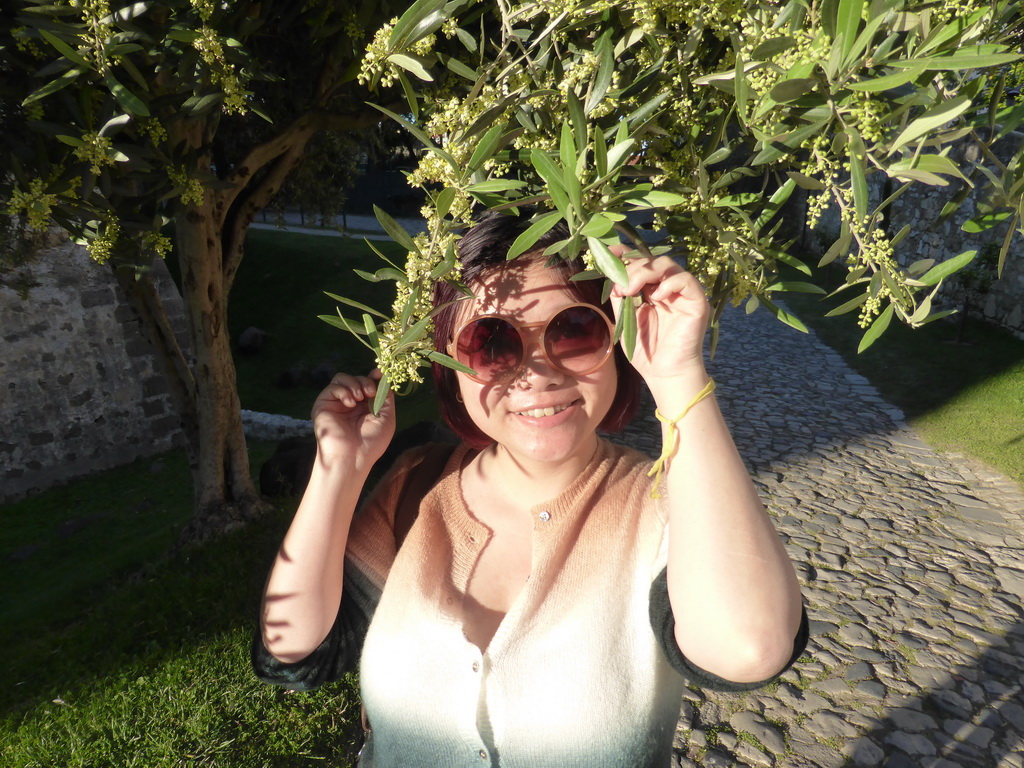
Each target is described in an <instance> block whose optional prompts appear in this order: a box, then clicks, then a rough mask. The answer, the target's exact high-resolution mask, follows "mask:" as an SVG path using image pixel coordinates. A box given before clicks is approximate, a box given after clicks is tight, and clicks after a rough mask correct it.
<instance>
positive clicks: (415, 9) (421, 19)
mask: <svg viewBox="0 0 1024 768" xmlns="http://www.w3.org/2000/svg"><path fill="white" fill-rule="evenodd" d="M445 4H446V0H416V2H415V3H413V4H412V5H410V6H409V8H408V9H406V11H405V13H403V14H402V16H401V17H400V18H399V19H398V21H397V22H396V23H395V27H394V29H392V30H391V35H390V37H388V48H389V49H390V50H392V51H394V50H398V49H401V48H404V47H405V46H406V45H407V44H409V43H414V42H416V41H417V40H420V39H422V38H424V37H426V36H427V35H429V34H430V33H431V32H433V31H435V30H436V29H438V28H439V27H440V26H441V25H442V24H443V23H444V20H445V14H444V13H443V12H442V9H443V8H444V6H445ZM385 18H387V17H385Z"/></svg>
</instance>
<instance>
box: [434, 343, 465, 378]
mask: <svg viewBox="0 0 1024 768" xmlns="http://www.w3.org/2000/svg"><path fill="white" fill-rule="evenodd" d="M427 358H428V359H429V360H430V361H431V362H434V363H437V364H438V365H443V366H444V367H445V368H451V369H452V370H453V371H461V372H462V373H468V374H470V375H471V376H475V375H476V371H474V370H473V369H472V368H470V367H469V366H468V365H463V364H462V363H460V362H459V361H458V360H456V359H455V358H452V357H449V356H448V355H446V354H444V353H443V352H438V351H437V350H436V349H435V350H432V351H431V352H429V353H428V354H427Z"/></svg>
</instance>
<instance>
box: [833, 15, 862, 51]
mask: <svg viewBox="0 0 1024 768" xmlns="http://www.w3.org/2000/svg"><path fill="white" fill-rule="evenodd" d="M863 8H864V0H839V10H838V12H837V14H836V38H839V37H840V36H842V47H841V50H842V55H843V58H844V59H845V58H846V57H847V56H848V55H849V54H850V51H851V50H852V49H853V44H854V42H856V40H857V29H858V28H859V27H860V17H861V11H862V10H863Z"/></svg>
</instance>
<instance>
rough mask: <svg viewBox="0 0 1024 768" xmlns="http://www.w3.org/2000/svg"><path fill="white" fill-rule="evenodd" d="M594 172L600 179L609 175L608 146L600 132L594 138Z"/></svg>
mask: <svg viewBox="0 0 1024 768" xmlns="http://www.w3.org/2000/svg"><path fill="white" fill-rule="evenodd" d="M594 170H596V171H597V177H598V178H599V179H602V178H604V177H605V176H607V175H608V145H607V144H605V143H604V137H602V136H601V134H600V132H598V134H597V136H595V137H594Z"/></svg>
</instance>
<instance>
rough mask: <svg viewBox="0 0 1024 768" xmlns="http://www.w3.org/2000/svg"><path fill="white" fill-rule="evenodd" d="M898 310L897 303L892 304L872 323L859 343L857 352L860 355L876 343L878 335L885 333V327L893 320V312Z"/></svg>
mask: <svg viewBox="0 0 1024 768" xmlns="http://www.w3.org/2000/svg"><path fill="white" fill-rule="evenodd" d="M895 311H896V305H895V304H890V305H889V306H888V307H886V308H885V310H884V311H883V312H882V314H880V315H879V316H878V317H876V318H875V321H874V322H873V323H872V324H871V327H870V328H868V329H867V330H866V331H865V332H864V335H863V336H862V337H861V340H860V344H858V345H857V354H858V355H859V354H860V353H861V352H863V351H864V350H865V349H867V348H868V347H870V346H871V345H872V344H874V343H875V342H876V341H877V340H878V337H879V336H881V335H882V334H883V333H885V329H886V328H888V327H889V321H890V320H892V315H893V312H895Z"/></svg>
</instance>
